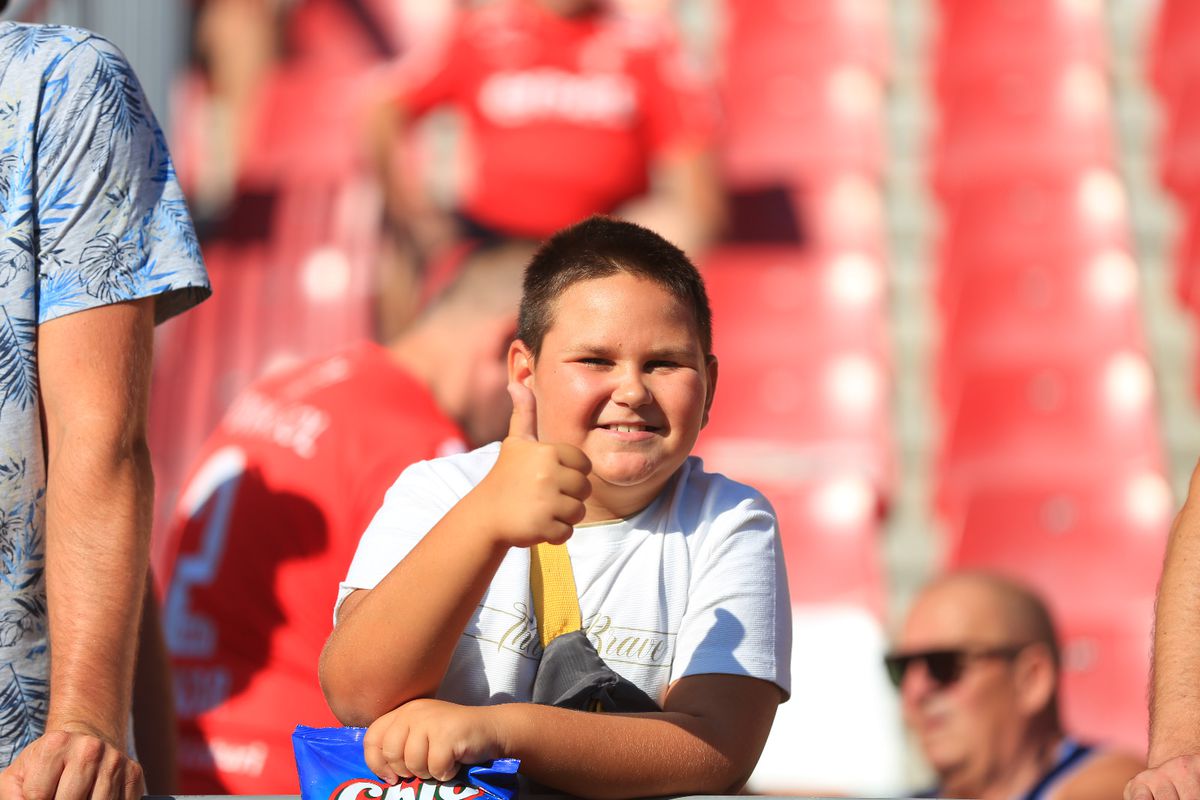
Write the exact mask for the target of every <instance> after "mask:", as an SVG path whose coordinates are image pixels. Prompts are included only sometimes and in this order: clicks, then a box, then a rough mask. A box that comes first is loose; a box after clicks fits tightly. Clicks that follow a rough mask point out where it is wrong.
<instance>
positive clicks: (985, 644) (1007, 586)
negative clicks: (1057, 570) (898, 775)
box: [886, 572, 1141, 800]
mask: <svg viewBox="0 0 1200 800" xmlns="http://www.w3.org/2000/svg"><path fill="white" fill-rule="evenodd" d="M886 664H887V668H888V672H889V675H890V676H891V678H892V680H893V682H894V683H895V684H896V685H897V686H898V687H899V689H900V701H901V707H902V711H903V714H904V718H905V721H906V722H907V723H908V725H909V727H910V728H911V729H912V731H913V732H914V733H915V734H916V737H917V741H918V743H919V745H920V748H921V751H922V752H923V753H924V755H925V758H926V760H927V761H928V762H929V765H930V766H931V767H932V768H933V771H934V772H935V773H936V775H937V780H938V784H937V786H936V787H934V788H933V789H932V790H931V791H930V792H929V793H927V794H924V795H922V796H926V797H975V798H982V799H983V800H988V799H990V798H996V799H997V800H999V798H1023V799H1024V800H1035V799H1044V800H1051V798H1053V800H1067V798H1077V797H1078V798H1084V797H1088V798H1093V797H1117V796H1118V795H1119V794H1120V792H1121V789H1122V787H1123V786H1124V785H1125V782H1126V781H1127V780H1129V778H1130V776H1132V775H1133V774H1134V773H1136V772H1137V771H1138V770H1139V769H1141V763H1140V762H1139V761H1137V760H1136V759H1134V758H1132V757H1130V756H1126V755H1123V754H1118V753H1114V752H1107V751H1104V750H1102V749H1100V748H1097V747H1093V746H1091V745H1088V744H1084V743H1081V742H1079V741H1076V740H1075V739H1073V738H1072V737H1071V736H1069V735H1068V734H1066V733H1065V732H1064V731H1063V729H1062V725H1061V723H1060V720H1059V713H1058V687H1059V675H1060V670H1061V665H1060V662H1059V650H1058V640H1057V638H1056V635H1055V632H1054V628H1053V625H1052V623H1051V620H1050V615H1049V612H1048V611H1047V610H1046V607H1045V605H1044V604H1043V603H1042V602H1041V600H1039V599H1038V598H1037V597H1035V596H1034V595H1033V594H1032V593H1030V592H1029V591H1028V590H1026V589H1025V588H1023V587H1021V586H1019V585H1017V584H1015V583H1013V582H1011V581H1009V580H1007V579H1004V578H1001V577H998V576H995V575H990V574H985V573H967V572H964V573H954V574H951V575H948V576H945V577H942V578H940V579H937V580H935V581H933V582H932V583H930V584H929V585H927V586H926V587H925V588H924V589H923V590H922V591H921V593H920V594H919V595H918V597H917V599H916V601H915V602H914V604H913V607H912V609H911V611H910V612H909V614H908V618H907V620H906V621H905V623H904V627H903V632H902V634H901V636H900V641H899V643H898V646H897V648H896V650H895V651H894V652H893V653H892V654H890V655H889V656H887V658H886Z"/></svg>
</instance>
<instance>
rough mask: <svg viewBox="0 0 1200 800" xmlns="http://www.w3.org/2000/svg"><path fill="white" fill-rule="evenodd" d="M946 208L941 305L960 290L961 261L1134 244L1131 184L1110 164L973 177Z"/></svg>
mask: <svg viewBox="0 0 1200 800" xmlns="http://www.w3.org/2000/svg"><path fill="white" fill-rule="evenodd" d="M944 212H945V213H944V219H943V233H942V236H941V241H940V243H939V251H938V255H937V263H938V264H939V265H942V266H943V267H944V268H945V269H946V272H945V274H944V275H941V276H939V277H938V279H937V281H938V287H937V291H938V296H939V303H940V304H941V305H942V307H945V301H946V298H950V297H955V296H957V286H956V285H955V281H957V280H958V279H960V278H961V277H962V274H963V273H964V270H962V269H959V268H958V267H959V265H965V264H971V263H975V262H992V261H996V260H998V259H1006V258H1013V259H1019V258H1028V257H1036V256H1037V255H1038V254H1042V255H1043V256H1044V257H1051V256H1052V255H1055V254H1060V253H1062V254H1068V253H1073V254H1077V255H1079V256H1082V257H1088V256H1090V255H1092V254H1094V253H1098V252H1104V251H1107V250H1111V249H1118V250H1124V251H1126V252H1129V251H1130V250H1131V243H1130V238H1129V217H1128V207H1127V202H1126V196H1125V190H1124V187H1123V186H1122V185H1121V182H1120V180H1119V179H1118V178H1117V176H1116V175H1115V174H1114V173H1112V172H1111V171H1110V170H1106V169H1089V170H1085V171H1082V172H1076V171H1071V172H1067V173H1064V174H1062V175H1054V176H1046V175H1044V176H1041V177H1037V178H1034V177H1028V176H1026V177H1020V176H995V177H991V178H988V179H987V180H979V181H975V182H973V184H972V185H971V186H970V187H969V188H966V189H964V191H962V192H960V193H959V194H958V195H957V196H956V197H955V198H954V200H953V202H952V203H950V204H948V205H947V206H946V207H945V209H944Z"/></svg>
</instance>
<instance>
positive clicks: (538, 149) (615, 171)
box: [371, 0, 723, 304]
mask: <svg viewBox="0 0 1200 800" xmlns="http://www.w3.org/2000/svg"><path fill="white" fill-rule="evenodd" d="M384 83H385V84H386V85H385V87H384V88H383V89H381V93H382V94H384V95H385V96H386V100H384V102H382V103H379V105H378V107H377V108H376V112H375V113H374V114H373V115H372V119H371V139H372V142H373V145H372V147H373V149H374V151H375V153H376V155H377V157H378V159H379V163H380V168H381V170H382V171H383V175H384V178H385V184H386V187H387V195H388V196H387V212H388V216H389V218H390V219H391V220H392V222H393V223H394V224H395V225H397V226H398V227H399V228H400V229H401V230H403V231H404V232H405V235H406V236H407V237H408V238H409V240H410V242H411V246H412V249H413V251H414V255H413V257H414V258H415V259H416V260H418V261H420V260H427V259H429V258H430V257H436V256H437V255H438V254H439V253H441V252H442V251H444V249H445V248H446V247H447V246H449V245H451V244H452V243H454V242H456V241H459V240H462V239H467V240H472V241H476V242H484V243H488V242H493V241H497V240H504V239H510V238H526V239H534V240H537V239H542V238H544V237H546V236H549V235H550V234H551V233H553V232H554V231H556V230H558V229H559V228H562V227H564V226H566V225H568V224H570V223H573V222H576V221H578V220H580V219H583V218H584V217H587V216H588V215H590V214H593V213H614V214H616V215H618V216H622V217H626V218H628V219H631V220H633V221H635V222H639V223H641V224H644V225H646V226H648V227H650V228H652V229H653V230H657V231H659V232H661V233H662V234H663V235H664V236H665V237H666V238H667V239H669V240H671V241H673V242H674V243H676V244H678V245H679V246H680V247H682V248H683V249H684V250H687V251H689V252H691V251H694V250H695V249H697V248H700V247H702V246H703V245H704V244H706V243H707V242H709V241H710V240H711V239H712V237H713V236H714V233H715V231H716V228H717V227H718V225H719V221H720V219H721V217H722V216H723V210H722V201H721V197H720V191H719V189H718V186H717V181H716V177H715V175H716V173H715V166H714V163H713V160H712V153H711V144H712V134H713V130H714V123H715V103H714V100H713V96H712V95H711V94H710V92H709V91H708V87H707V86H705V84H704V82H703V81H702V80H701V79H700V78H699V75H698V71H697V70H695V69H694V68H692V67H690V66H688V65H687V64H686V62H685V59H684V58H683V56H682V53H681V50H680V48H679V47H678V45H677V42H676V39H675V35H674V33H673V32H672V31H671V30H669V29H668V28H667V26H666V24H665V23H664V22H663V21H662V19H661V18H658V19H656V18H654V17H651V16H648V15H636V16H635V15H629V16H625V15H622V14H619V13H618V12H616V11H614V10H612V9H611V8H610V7H609V5H608V4H607V3H605V2H599V1H598V0H498V1H497V2H494V3H489V4H487V5H484V6H483V7H480V8H476V9H472V10H467V11H463V12H461V13H460V14H459V15H458V16H457V17H456V18H455V19H454V20H453V21H452V22H451V23H450V25H449V31H448V32H447V34H446V35H445V36H444V37H441V40H440V41H438V42H437V43H436V46H434V47H428V48H420V47H419V48H418V49H417V51H416V52H414V53H412V54H410V55H409V56H408V57H407V58H406V59H405V60H404V61H402V62H401V63H400V65H399V67H398V69H397V71H396V72H395V73H394V74H392V75H389V76H388V77H387V78H385V79H384ZM440 106H453V107H456V108H458V109H459V110H460V111H461V112H462V113H463V116H464V118H465V123H466V130H467V134H468V136H467V140H468V141H467V144H468V147H467V149H466V164H467V169H466V170H465V171H466V174H467V177H466V186H464V187H462V191H461V194H462V197H461V199H460V201H459V208H458V209H457V213H456V216H455V218H453V219H452V218H449V217H447V215H446V214H445V212H444V211H443V210H442V209H440V208H438V207H437V205H436V204H435V203H433V202H432V200H431V199H430V198H429V197H428V196H427V191H426V189H425V187H424V186H423V185H422V182H421V180H420V175H419V169H418V168H417V164H416V161H417V159H415V158H413V157H412V156H411V154H409V153H408V152H407V151H406V148H405V141H406V139H407V136H406V135H405V132H406V131H407V130H408V128H409V125H410V124H411V123H412V122H414V121H415V120H416V119H418V118H420V117H421V116H423V115H424V114H426V113H427V112H429V111H430V110H432V109H434V108H437V107H440ZM393 268H394V269H403V268H409V267H405V266H403V265H399V264H397V265H394V266H393ZM382 280H383V282H384V283H385V284H386V283H387V281H388V278H387V276H384V277H383V279H382ZM399 283H400V285H401V286H404V285H405V283H406V282H405V281H400V282H399ZM387 302H388V299H387V298H386V297H385V298H384V303H385V304H386V303H387Z"/></svg>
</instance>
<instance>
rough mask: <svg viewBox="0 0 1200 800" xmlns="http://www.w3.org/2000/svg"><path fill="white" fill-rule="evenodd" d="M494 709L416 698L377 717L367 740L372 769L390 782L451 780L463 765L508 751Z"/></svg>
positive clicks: (489, 759)
mask: <svg viewBox="0 0 1200 800" xmlns="http://www.w3.org/2000/svg"><path fill="white" fill-rule="evenodd" d="M490 711H491V709H490V708H488V707H486V706H484V707H474V706H460V705H456V704H454V703H447V702H445V701H443V700H428V699H421V700H413V701H412V702H409V703H405V704H404V705H402V706H400V707H399V708H397V709H396V710H394V711H390V712H388V713H387V714H384V715H383V716H382V717H380V718H379V719H377V720H375V722H374V723H372V724H371V726H370V727H369V728H367V734H366V736H365V737H364V738H363V754H364V755H365V756H366V760H367V766H368V767H370V768H371V771H372V772H374V773H375V774H376V775H378V776H379V777H380V778H381V779H383V780H384V781H386V782H387V783H389V784H392V785H394V784H395V783H396V782H397V781H398V780H399V779H401V778H411V777H413V776H416V777H418V778H420V779H422V780H430V779H432V780H435V781H449V780H451V779H453V778H454V776H455V775H456V774H458V769H459V767H460V766H462V765H464V764H479V763H481V762H485V761H491V760H492V759H494V758H501V757H503V756H505V755H507V753H505V752H504V750H505V742H504V740H503V737H502V735H501V731H500V730H499V727H498V725H497V724H496V715H494V714H492V713H490Z"/></svg>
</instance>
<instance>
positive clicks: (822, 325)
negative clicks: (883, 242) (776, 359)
mask: <svg viewBox="0 0 1200 800" xmlns="http://www.w3.org/2000/svg"><path fill="white" fill-rule="evenodd" d="M701 271H702V273H703V275H704V280H705V284H706V285H707V287H708V294H709V297H710V300H711V303H712V308H713V325H714V348H715V350H716V352H717V354H718V356H721V357H727V358H728V359H730V360H736V359H741V358H744V357H749V358H752V359H756V360H757V359H758V358H759V356H758V353H760V352H762V351H767V352H768V353H769V352H775V353H777V354H778V355H780V356H781V357H786V356H789V355H793V354H797V353H802V352H811V353H818V354H819V353H827V352H838V351H841V350H847V349H855V350H864V351H866V352H869V353H872V354H874V355H875V356H876V357H878V359H879V360H880V361H881V362H885V361H886V359H887V354H888V348H887V318H886V314H887V309H886V305H885V303H886V283H887V278H886V276H885V275H884V270H883V266H882V265H881V264H880V263H879V262H878V261H876V260H875V259H873V258H871V257H870V256H867V255H864V254H861V253H853V252H841V253H827V254H810V253H808V252H807V251H804V250H800V249H798V248H792V247H761V246H759V247H755V246H746V247H730V246H726V247H721V248H718V249H716V250H714V251H713V252H711V253H710V254H709V255H708V256H706V257H705V258H704V260H703V262H702V264H701Z"/></svg>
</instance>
